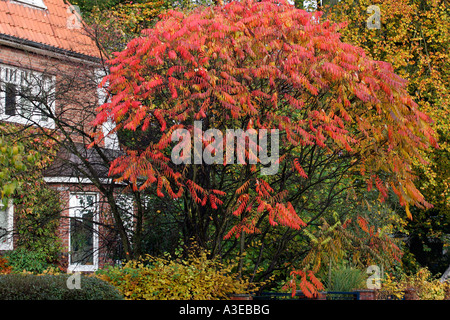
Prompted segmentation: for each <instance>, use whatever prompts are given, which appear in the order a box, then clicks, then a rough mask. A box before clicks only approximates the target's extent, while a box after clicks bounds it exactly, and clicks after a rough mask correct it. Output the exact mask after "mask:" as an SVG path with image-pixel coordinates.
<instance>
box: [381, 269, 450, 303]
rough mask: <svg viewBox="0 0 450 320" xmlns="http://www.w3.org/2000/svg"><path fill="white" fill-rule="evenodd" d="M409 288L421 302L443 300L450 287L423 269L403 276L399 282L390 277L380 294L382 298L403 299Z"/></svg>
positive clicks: (384, 280)
mask: <svg viewBox="0 0 450 320" xmlns="http://www.w3.org/2000/svg"><path fill="white" fill-rule="evenodd" d="M407 288H414V289H415V290H416V291H417V294H418V296H419V299H420V300H443V299H444V298H445V296H446V291H447V290H449V289H450V285H449V284H448V283H441V282H440V281H439V279H437V278H435V277H433V275H432V274H431V272H430V271H429V270H428V269H427V268H422V269H420V270H419V271H418V272H417V273H416V274H413V275H409V276H407V275H403V276H401V277H400V279H398V280H397V279H394V278H393V277H391V276H389V275H388V276H387V277H386V278H385V279H383V281H382V287H381V290H380V292H379V294H380V296H381V297H382V298H386V297H388V296H391V297H394V298H397V299H402V298H403V296H404V293H405V290H406V289H407Z"/></svg>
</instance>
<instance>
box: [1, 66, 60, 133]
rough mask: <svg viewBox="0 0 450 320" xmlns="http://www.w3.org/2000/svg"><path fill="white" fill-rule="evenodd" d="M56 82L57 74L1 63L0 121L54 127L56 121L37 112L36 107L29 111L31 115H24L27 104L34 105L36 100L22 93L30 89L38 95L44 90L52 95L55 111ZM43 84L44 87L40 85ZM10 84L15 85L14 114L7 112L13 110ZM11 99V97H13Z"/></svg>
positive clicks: (30, 92) (31, 94)
mask: <svg viewBox="0 0 450 320" xmlns="http://www.w3.org/2000/svg"><path fill="white" fill-rule="evenodd" d="M36 79H37V80H36ZM25 81H26V82H27V83H26V85H24V82H25ZM33 82H37V83H33ZM55 84H56V76H54V75H48V74H45V73H42V72H39V71H35V70H29V69H25V68H19V67H15V66H11V65H6V64H1V63H0V121H6V122H13V123H19V124H24V125H34V124H36V123H37V124H38V125H40V126H42V127H45V128H49V129H54V128H55V121H54V120H53V119H51V118H49V117H46V116H44V115H43V114H42V113H41V112H36V107H35V108H32V110H30V111H29V112H31V116H30V117H26V116H24V115H23V112H24V106H25V105H26V104H27V102H28V104H29V105H33V103H34V102H32V101H30V100H28V99H26V97H24V96H23V95H22V92H25V91H26V90H30V91H29V95H30V96H33V95H34V94H35V95H36V96H37V97H38V94H39V93H40V91H41V90H44V91H45V93H46V95H47V98H48V97H50V99H51V101H50V105H49V107H50V111H51V112H52V113H54V112H55V106H56V101H55V99H54V97H55ZM41 85H42V88H41V87H40V86H41ZM8 86H10V87H13V86H14V91H15V94H14V99H15V100H14V108H15V109H14V112H13V113H14V115H9V114H7V112H8V111H9V112H11V110H8V106H7V87H8ZM10 91H11V90H10ZM51 97H53V98H51ZM9 99H11V97H10V98H9ZM21 100H22V101H21ZM9 102H10V101H9Z"/></svg>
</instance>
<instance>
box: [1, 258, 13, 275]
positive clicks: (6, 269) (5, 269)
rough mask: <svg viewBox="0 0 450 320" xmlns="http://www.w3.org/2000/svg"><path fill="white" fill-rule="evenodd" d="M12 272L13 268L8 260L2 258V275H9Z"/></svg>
mask: <svg viewBox="0 0 450 320" xmlns="http://www.w3.org/2000/svg"><path fill="white" fill-rule="evenodd" d="M11 271H12V268H11V266H10V265H9V263H8V259H6V258H5V257H2V256H0V274H9V273H11Z"/></svg>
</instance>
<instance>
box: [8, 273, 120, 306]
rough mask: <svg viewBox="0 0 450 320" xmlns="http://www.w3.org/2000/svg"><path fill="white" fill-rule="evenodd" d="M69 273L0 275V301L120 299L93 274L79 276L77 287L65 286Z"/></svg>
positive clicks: (116, 292)
mask: <svg viewBox="0 0 450 320" xmlns="http://www.w3.org/2000/svg"><path fill="white" fill-rule="evenodd" d="M69 276H70V275H68V274H61V275H32V274H9V275H0V299H2V300H120V299H123V296H122V295H121V294H120V293H119V292H118V291H117V289H116V288H114V287H113V286H112V285H110V284H109V283H107V282H105V281H102V280H101V279H99V278H97V277H92V276H83V275H81V276H80V277H81V278H80V284H81V289H69V288H68V286H67V280H68V278H69Z"/></svg>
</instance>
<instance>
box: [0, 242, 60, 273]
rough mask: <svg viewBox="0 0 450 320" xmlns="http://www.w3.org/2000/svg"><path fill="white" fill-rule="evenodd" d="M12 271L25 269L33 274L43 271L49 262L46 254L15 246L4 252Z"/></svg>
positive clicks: (48, 265)
mask: <svg viewBox="0 0 450 320" xmlns="http://www.w3.org/2000/svg"><path fill="white" fill-rule="evenodd" d="M4 257H5V258H6V259H7V260H8V265H9V266H10V267H11V269H12V272H15V273H17V272H22V271H27V272H31V273H35V274H39V273H42V272H44V270H46V269H48V268H49V267H50V266H51V264H50V263H48V262H47V255H46V254H45V253H43V252H39V251H28V250H26V249H24V248H17V249H15V250H13V251H9V252H7V253H5V254H4Z"/></svg>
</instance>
